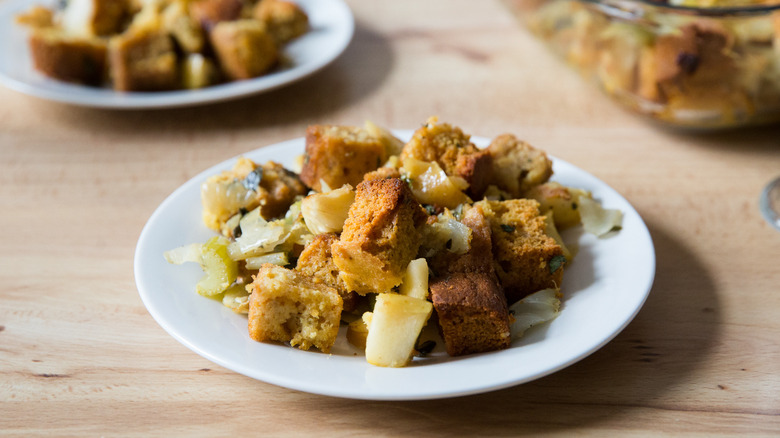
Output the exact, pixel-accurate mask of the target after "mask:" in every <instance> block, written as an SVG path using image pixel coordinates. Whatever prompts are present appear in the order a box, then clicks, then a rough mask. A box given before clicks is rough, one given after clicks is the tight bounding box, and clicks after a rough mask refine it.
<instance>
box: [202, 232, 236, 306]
mask: <svg viewBox="0 0 780 438" xmlns="http://www.w3.org/2000/svg"><path fill="white" fill-rule="evenodd" d="M227 244H228V240H227V239H225V238H224V237H221V236H217V237H212V238H211V239H209V241H208V242H206V244H205V245H203V250H202V251H201V267H202V268H203V271H204V272H205V273H206V275H204V276H203V278H201V280H200V281H199V282H198V284H197V285H196V286H195V290H196V291H197V292H198V293H199V294H201V295H203V296H206V297H213V296H215V295H218V294H220V293H222V292H224V291H225V289H227V288H228V287H230V285H231V284H233V282H235V281H236V277H237V275H238V265H237V264H236V262H235V261H234V260H232V259H231V258H230V256H229V255H228V250H227Z"/></svg>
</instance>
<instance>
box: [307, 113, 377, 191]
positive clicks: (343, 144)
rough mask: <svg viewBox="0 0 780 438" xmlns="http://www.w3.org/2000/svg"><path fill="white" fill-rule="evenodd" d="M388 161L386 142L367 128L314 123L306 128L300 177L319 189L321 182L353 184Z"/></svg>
mask: <svg viewBox="0 0 780 438" xmlns="http://www.w3.org/2000/svg"><path fill="white" fill-rule="evenodd" d="M385 161H387V153H386V152H385V146H384V143H383V142H382V141H381V140H380V139H379V138H377V137H374V136H373V135H371V134H369V133H368V132H367V131H366V130H365V129H362V128H357V127H352V126H335V125H313V126H309V128H308V129H307V130H306V154H305V156H304V161H303V168H302V169H301V180H302V181H303V182H304V183H306V185H308V186H309V187H311V188H313V189H314V190H316V191H321V190H322V185H321V183H320V181H321V180H322V181H325V183H326V184H328V186H329V187H330V188H333V189H335V188H338V187H341V186H343V185H344V184H349V185H351V186H353V187H355V186H357V185H358V184H359V183H360V182H361V181H362V180H363V175H365V174H366V173H368V172H371V171H373V170H376V169H377V168H378V167H379V166H381V165H382V163H384V162H385Z"/></svg>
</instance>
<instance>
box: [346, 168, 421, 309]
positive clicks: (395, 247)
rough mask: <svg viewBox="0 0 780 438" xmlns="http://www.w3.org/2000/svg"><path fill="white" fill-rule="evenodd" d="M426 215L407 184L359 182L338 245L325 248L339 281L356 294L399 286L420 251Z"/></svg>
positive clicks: (385, 290) (390, 181) (391, 181)
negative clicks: (328, 250) (329, 253)
mask: <svg viewBox="0 0 780 438" xmlns="http://www.w3.org/2000/svg"><path fill="white" fill-rule="evenodd" d="M426 217H427V214H426V213H425V211H424V210H423V209H422V207H421V206H420V204H419V203H418V202H417V201H416V200H415V199H414V195H413V194H412V192H411V190H410V189H409V186H407V185H406V183H404V182H403V181H401V180H400V179H398V178H389V179H376V180H369V181H364V182H362V183H360V184H358V186H357V191H356V194H355V202H354V203H353V204H352V206H351V207H350V209H349V217H348V218H347V220H346V222H345V223H344V230H343V231H342V233H341V238H340V239H339V241H338V242H334V243H333V245H331V251H332V252H333V261H334V262H335V263H336V266H337V267H338V268H339V271H340V276H341V279H342V280H344V283H345V284H346V285H347V288H348V289H350V290H354V291H356V292H357V293H358V294H360V295H365V294H367V293H384V292H390V290H391V289H392V288H393V287H395V286H397V285H399V284H401V280H402V278H403V274H404V271H405V270H406V267H407V265H408V264H409V262H410V261H412V259H413V258H414V257H415V256H416V255H417V250H418V249H419V247H420V232H419V230H418V227H420V226H421V225H422V224H423V223H424V222H425V219H426Z"/></svg>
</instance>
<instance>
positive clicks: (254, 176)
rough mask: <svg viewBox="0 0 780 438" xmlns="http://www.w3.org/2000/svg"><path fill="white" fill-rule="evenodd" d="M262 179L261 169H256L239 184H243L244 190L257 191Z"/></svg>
mask: <svg viewBox="0 0 780 438" xmlns="http://www.w3.org/2000/svg"><path fill="white" fill-rule="evenodd" d="M262 179H263V168H262V167H258V168H257V169H255V170H253V171H251V172H249V174H248V175H247V176H246V177H245V178H244V179H243V180H242V181H241V184H243V185H244V188H246V189H247V190H253V191H257V188H258V187H260V181H261V180H262Z"/></svg>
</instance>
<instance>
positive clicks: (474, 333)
mask: <svg viewBox="0 0 780 438" xmlns="http://www.w3.org/2000/svg"><path fill="white" fill-rule="evenodd" d="M463 223H464V224H465V225H467V226H468V227H469V228H470V229H471V232H472V238H471V247H470V248H469V251H467V252H466V253H465V254H462V255H456V254H453V253H450V252H446V251H445V252H441V253H439V254H438V255H437V256H436V257H435V258H434V259H433V260H432V262H433V263H436V264H437V266H438V271H436V277H435V278H434V279H433V281H432V282H431V285H430V288H431V300H432V301H433V307H434V309H436V314H437V316H438V320H439V327H440V331H441V335H442V338H443V339H444V344H445V345H446V348H447V353H448V354H449V355H450V356H460V355H464V354H472V353H480V352H485V351H495V350H500V349H504V348H508V347H509V344H510V341H511V336H510V330H509V321H510V316H509V310H508V308H507V303H506V297H505V296H504V291H503V289H502V287H501V285H500V284H499V281H498V277H497V276H496V273H495V270H494V268H493V263H492V260H493V256H492V243H491V230H490V224H489V223H488V221H487V219H486V218H485V216H484V213H483V212H482V209H481V208H480V207H479V206H477V207H473V208H471V209H469V210H468V211H467V212H466V213H465V214H464V217H463Z"/></svg>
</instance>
